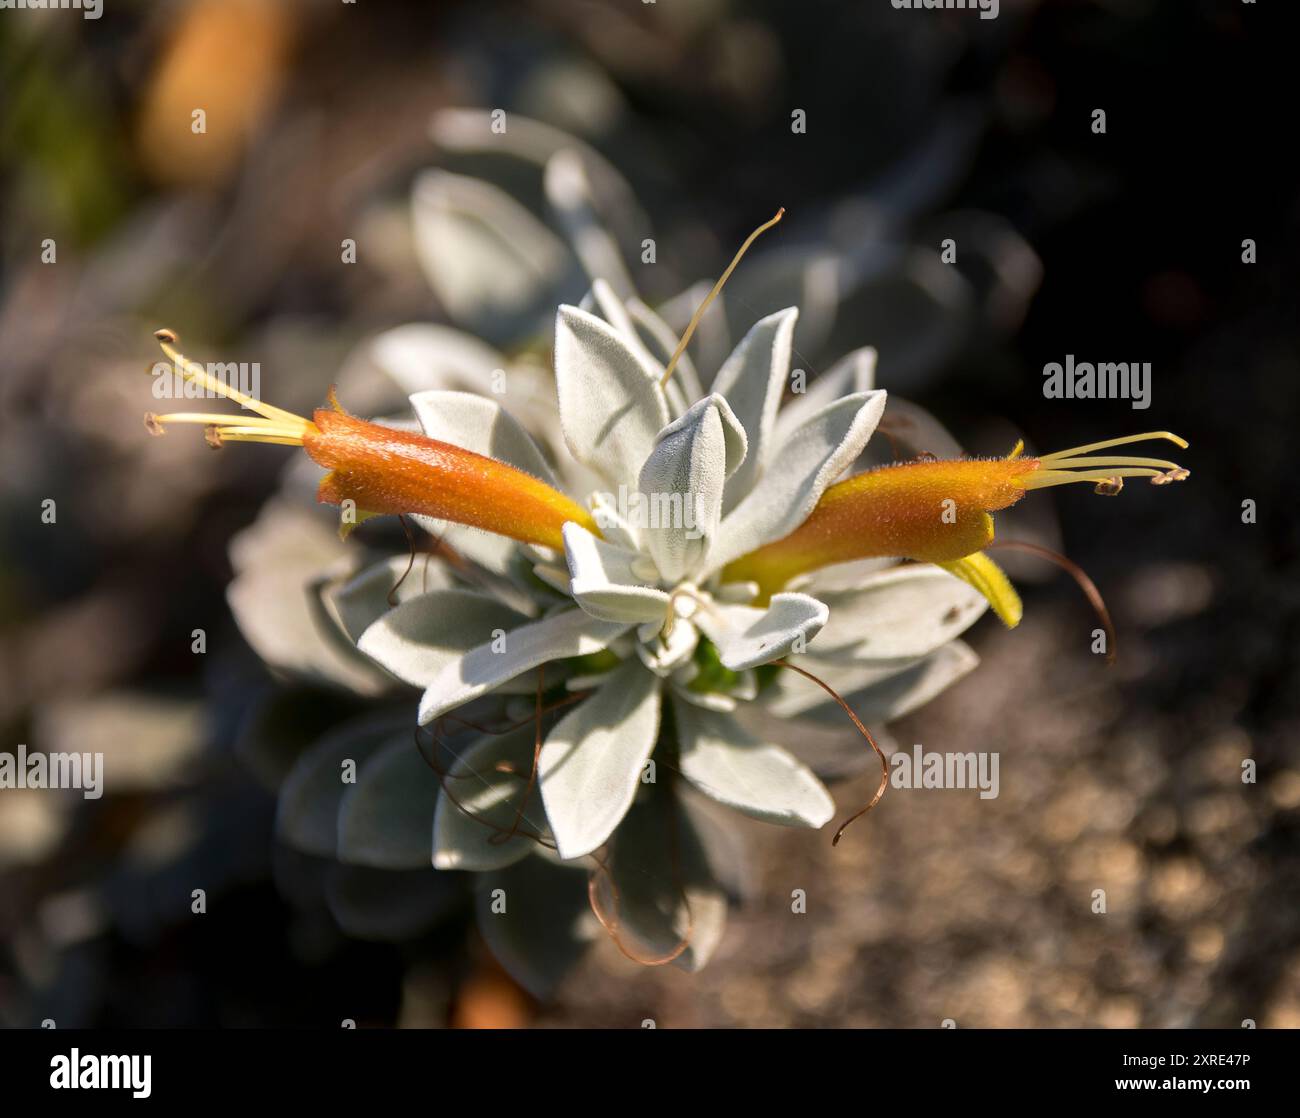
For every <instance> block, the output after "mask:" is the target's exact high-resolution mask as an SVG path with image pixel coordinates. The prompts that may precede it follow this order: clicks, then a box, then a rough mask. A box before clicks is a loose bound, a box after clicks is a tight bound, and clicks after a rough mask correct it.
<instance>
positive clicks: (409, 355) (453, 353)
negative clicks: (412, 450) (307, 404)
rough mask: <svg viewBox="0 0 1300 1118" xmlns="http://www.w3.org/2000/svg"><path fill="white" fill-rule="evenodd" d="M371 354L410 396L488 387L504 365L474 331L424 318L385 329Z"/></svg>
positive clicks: (370, 350) (374, 361)
mask: <svg viewBox="0 0 1300 1118" xmlns="http://www.w3.org/2000/svg"><path fill="white" fill-rule="evenodd" d="M367 356H368V357H369V359H370V361H371V362H373V363H374V364H375V365H376V366H378V367H379V369H380V370H381V371H382V372H384V373H385V374H387V376H388V377H389V378H390V379H391V380H393V381H394V382H395V383H396V384H397V385H398V387H400V388H401V389H402V390H403V392H404V393H405V394H406V395H407V396H410V395H411V394H412V393H415V392H424V391H426V390H428V389H431V388H443V389H454V390H460V391H467V392H487V391H489V390H490V389H491V387H492V374H493V372H494V371H495V370H497V369H504V368H505V365H506V359H505V358H504V357H503V356H502V355H501V353H500V352H499V351H498V350H495V349H493V348H492V347H491V346H490V345H487V344H486V343H485V342H482V341H480V340H479V339H478V338H476V337H475V336H474V335H473V334H469V333H466V332H465V331H464V330H457V329H455V328H453V327H451V326H438V325H433V324H426V323H412V324H410V325H407V326H397V327H394V328H393V329H392V330H385V331H384V332H383V333H382V334H379V335H377V336H376V337H374V338H373V339H371V341H370V343H369V348H368V353H367ZM344 399H347V397H344Z"/></svg>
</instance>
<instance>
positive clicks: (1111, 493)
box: [1092, 477, 1124, 497]
mask: <svg viewBox="0 0 1300 1118" xmlns="http://www.w3.org/2000/svg"><path fill="white" fill-rule="evenodd" d="M1123 488H1124V479H1123V478H1122V477H1108V478H1107V479H1106V480H1105V481H1099V482H1097V484H1096V485H1094V486H1093V487H1092V491H1093V492H1094V493H1096V494H1097V496H1099V497H1118V496H1119V494H1120V492H1121V491H1122V490H1123Z"/></svg>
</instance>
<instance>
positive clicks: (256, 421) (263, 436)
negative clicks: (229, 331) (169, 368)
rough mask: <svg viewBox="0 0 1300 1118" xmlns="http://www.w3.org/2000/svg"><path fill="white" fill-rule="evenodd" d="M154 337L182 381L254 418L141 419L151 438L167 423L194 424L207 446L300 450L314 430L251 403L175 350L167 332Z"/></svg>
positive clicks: (191, 415)
mask: <svg viewBox="0 0 1300 1118" xmlns="http://www.w3.org/2000/svg"><path fill="white" fill-rule="evenodd" d="M154 337H155V338H157V339H158V345H159V346H160V347H161V348H162V351H163V353H165V354H166V355H167V357H168V358H169V359H170V360H171V362H172V365H173V367H174V368H175V369H176V371H177V372H178V373H179V374H180V375H181V377H182V379H184V380H185V381H187V382H189V383H191V384H197V385H198V386H199V387H201V388H203V389H204V390H206V391H208V392H211V393H213V394H214V395H215V396H219V397H221V398H223V399H226V400H231V401H233V402H234V403H236V404H239V405H240V406H241V407H245V408H248V409H249V411H252V412H256V413H257V414H256V415H211V414H208V413H204V412H172V413H171V414H169V415H154V414H153V413H152V412H150V413H149V414H148V415H146V416H145V426H146V427H148V428H149V430H150V432H151V433H153V434H155V435H161V434H162V433H163V431H164V429H165V428H166V426H167V425H168V424H169V423H196V424H200V425H202V426H204V427H206V428H207V439H208V442H209V443H211V444H212V445H213V446H220V445H221V444H222V443H223V442H250V443H251V442H261V443H280V444H283V445H288V446H301V445H302V441H303V437H304V436H305V435H306V434H307V433H308V432H310V431H314V430H316V425H315V424H314V423H312V421H311V420H310V419H304V418H303V417H302V416H300V415H295V414H294V413H293V412H291V411H285V410H284V409H283V408H277V407H275V406H273V405H272V404H267V403H263V402H262V401H261V400H255V399H253V397H252V396H248V395H246V394H245V393H243V392H240V391H239V389H237V388H235V387H233V386H232V385H229V384H227V383H226V382H225V381H223V380H221V379H220V378H218V377H214V376H213V375H212V374H211V373H209V372H208V371H207V370H206V369H205V368H204V367H203V366H202V365H200V364H199V363H198V362H197V361H191V360H189V358H187V357H186V356H185V355H184V354H182V353H181V352H180V350H178V349H177V348H176V342H177V337H176V334H175V333H174V332H173V331H171V330H155V331H154Z"/></svg>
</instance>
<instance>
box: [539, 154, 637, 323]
mask: <svg viewBox="0 0 1300 1118" xmlns="http://www.w3.org/2000/svg"><path fill="white" fill-rule="evenodd" d="M543 186H544V188H545V190H546V200H547V201H548V202H550V204H551V207H552V209H554V211H555V214H556V216H557V217H558V218H559V219H560V223H561V224H562V225H563V226H564V231H565V233H566V234H567V235H568V238H569V243H570V244H571V245H572V246H573V250H574V252H575V253H577V256H578V259H579V260H580V261H581V262H582V266H583V268H584V270H585V271H586V273H587V275H589V276H591V277H592V278H593V279H595V278H596V277H600V278H601V281H602V282H605V283H606V284H607V286H611V287H612V288H613V289H617V291H619V292H620V293H621V294H622V297H623V298H627V296H628V295H630V294H631V293H632V292H633V291H634V290H635V285H634V284H633V283H632V279H631V277H630V276H629V275H628V274H627V266H626V265H625V264H624V263H623V254H622V253H621V252H620V251H619V248H618V243H617V242H616V241H615V240H614V238H613V237H611V236H610V235H609V233H608V232H607V231H606V229H605V227H604V225H603V224H602V222H601V221H600V218H599V217H598V216H597V213H596V207H595V203H594V202H593V200H592V190H591V183H590V182H589V181H588V178H587V171H586V168H585V167H584V165H583V159H582V156H581V155H580V154H578V152H576V151H574V150H573V149H571V148H566V149H565V150H563V151H559V152H557V153H556V154H555V155H553V156H552V157H551V158H550V160H549V161H548V162H547V164H546V171H545V174H544V176H543ZM611 321H612V320H611Z"/></svg>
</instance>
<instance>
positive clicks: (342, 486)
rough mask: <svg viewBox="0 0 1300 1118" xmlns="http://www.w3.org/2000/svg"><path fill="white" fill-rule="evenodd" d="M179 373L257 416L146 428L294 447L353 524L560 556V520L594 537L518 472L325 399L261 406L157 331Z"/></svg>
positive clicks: (574, 508) (590, 522)
mask: <svg viewBox="0 0 1300 1118" xmlns="http://www.w3.org/2000/svg"><path fill="white" fill-rule="evenodd" d="M156 337H157V338H158V340H159V342H160V343H161V344H162V349H163V352H164V353H165V354H167V356H168V357H169V358H171V360H172V361H173V362H174V363H175V365H176V368H177V369H178V370H179V371H180V373H181V375H182V376H183V377H184V378H185V379H186V380H190V381H194V382H196V383H198V384H200V385H202V386H203V387H205V388H207V389H210V390H212V391H214V392H216V393H218V394H220V395H222V396H225V397H226V398H228V399H230V400H233V401H234V402H235V403H238V404H241V405H242V406H244V407H246V408H249V409H251V410H252V411H254V412H256V413H257V415H255V416H249V415H235V416H221V415H212V414H210V413H206V412H177V413H174V414H172V415H152V414H150V415H148V416H146V425H147V426H148V428H149V430H150V431H152V432H153V433H154V434H162V432H163V430H164V429H165V428H166V426H168V425H169V424H176V423H195V424H202V425H203V426H204V427H205V428H206V430H207V439H208V442H209V443H210V444H211V445H213V446H221V445H222V444H224V443H227V442H266V443H279V444H284V445H289V446H301V447H302V448H303V449H305V450H306V451H307V453H308V455H310V457H311V459H312V461H314V462H316V463H317V464H318V465H320V466H322V467H324V468H325V469H327V470H329V471H330V472H329V473H327V474H326V475H325V477H324V478H322V479H321V484H320V489H319V490H318V493H317V497H318V499H319V500H320V501H321V502H322V503H324V504H331V505H341V504H343V502H344V501H352V502H353V504H354V508H355V511H356V522H357V523H359V522H360V521H361V520H364V519H365V518H366V517H369V516H379V515H384V514H392V515H396V514H399V513H414V514H416V515H423V516H431V517H435V518H437V519H439V520H451V521H454V522H456V523H457V524H467V525H469V526H471V527H473V528H481V529H483V530H484V531H488V532H496V533H498V534H499V535H502V536H509V537H510V538H511V539H515V540H519V541H521V542H523V543H531V544H539V545H541V546H543V547H551V548H555V549H556V550H559V551H563V550H564V536H563V531H562V529H563V528H564V525H565V524H566V523H568V522H569V521H574V522H576V523H577V524H580V525H582V527H584V528H586V529H587V530H588V531H589V532H591V533H593V534H594V535H599V534H600V533H599V530H598V528H597V526H596V522H595V520H594V519H593V518H592V516H591V514H590V513H588V512H587V510H586V509H584V508H582V506H580V505H578V504H577V503H575V502H574V501H572V500H570V499H569V498H568V497H566V496H565V495H564V494H563V493H561V492H559V491H558V490H556V489H553V488H551V486H549V485H547V484H546V483H545V482H544V481H541V480H540V479H538V478H535V477H533V475H532V474H529V473H527V472H525V471H524V470H520V469H517V468H516V467H514V466H509V465H507V464H506V463H504V462H498V461H497V460H496V459H495V458H488V457H486V456H484V455H482V454H476V453H474V452H473V451H471V450H465V449H463V448H462V447H458V446H453V445H452V444H451V443H444V442H440V441H439V440H437V439H430V438H426V437H425V436H423V435H418V434H415V433H413V432H409V431H398V430H394V429H393V428H391V427H384V426H382V425H380V424H378V423H369V422H367V421H366V420H364V419H358V418H357V417H356V416H352V415H348V414H347V413H346V412H345V411H343V409H342V408H341V407H340V406H339V403H338V401H337V400H336V399H335V398H334V393H333V390H331V392H330V395H329V401H330V404H331V407H329V408H318V409H317V410H316V412H315V413H314V414H313V416H312V418H311V419H310V420H309V419H304V418H303V417H302V416H299V415H294V414H293V413H292V412H287V411H284V410H282V409H280V408H276V407H272V406H271V405H269V404H263V403H262V402H261V401H259V400H254V399H252V398H251V397H249V396H245V395H244V394H243V393H241V392H238V391H236V390H235V389H233V388H231V387H229V386H228V385H225V384H223V383H222V382H220V381H218V380H217V379H216V378H214V377H212V376H210V375H209V374H208V373H207V371H206V370H205V369H203V367H202V366H200V365H198V364H196V363H194V362H192V361H187V360H186V359H185V358H184V357H183V356H182V355H181V354H180V353H178V352H177V351H176V349H175V342H176V336H175V335H174V334H173V333H171V331H168V330H159V331H158V332H157V334H156Z"/></svg>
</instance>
